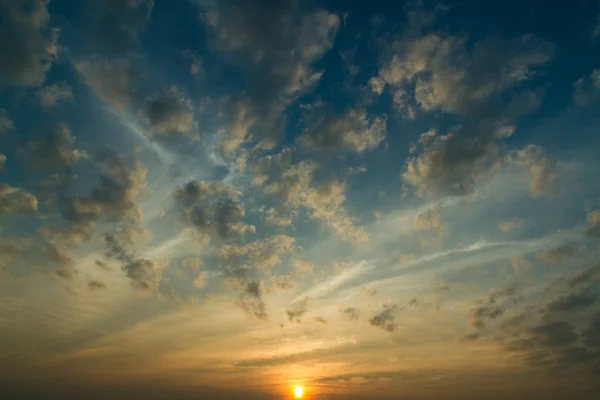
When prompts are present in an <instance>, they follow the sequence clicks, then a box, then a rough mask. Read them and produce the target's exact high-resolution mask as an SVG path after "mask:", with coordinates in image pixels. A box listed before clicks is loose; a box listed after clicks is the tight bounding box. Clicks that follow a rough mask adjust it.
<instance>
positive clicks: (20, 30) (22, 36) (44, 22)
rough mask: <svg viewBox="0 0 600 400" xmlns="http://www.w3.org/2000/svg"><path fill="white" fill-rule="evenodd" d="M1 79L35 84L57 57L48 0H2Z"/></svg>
mask: <svg viewBox="0 0 600 400" xmlns="http://www.w3.org/2000/svg"><path fill="white" fill-rule="evenodd" d="M0 14H2V15H3V18H2V24H1V25H0V82H3V83H7V84H9V85H18V86H27V87H37V86H40V85H41V84H42V83H44V81H45V80H46V74H47V72H48V71H49V70H50V67H51V66H52V64H53V63H54V61H56V59H57V58H58V45H57V39H58V33H59V30H58V29H50V27H49V25H50V15H49V14H48V0H2V1H0Z"/></svg>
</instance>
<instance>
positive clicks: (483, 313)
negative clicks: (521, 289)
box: [469, 286, 515, 329]
mask: <svg viewBox="0 0 600 400" xmlns="http://www.w3.org/2000/svg"><path fill="white" fill-rule="evenodd" d="M514 294H515V288H514V287H513V286H510V287H508V288H503V289H496V290H491V291H490V295H489V296H488V298H487V299H486V300H483V301H480V302H479V304H477V305H476V306H474V307H473V308H471V310H470V311H469V325H470V326H471V327H472V328H474V329H483V328H485V323H486V321H485V320H486V319H489V320H495V319H497V318H499V317H501V316H502V315H504V312H505V311H506V308H505V306H504V304H498V300H499V299H502V298H505V297H511V296H513V295H514Z"/></svg>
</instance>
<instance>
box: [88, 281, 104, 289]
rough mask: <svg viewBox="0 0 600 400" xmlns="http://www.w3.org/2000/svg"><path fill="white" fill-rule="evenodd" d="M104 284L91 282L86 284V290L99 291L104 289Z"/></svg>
mask: <svg viewBox="0 0 600 400" xmlns="http://www.w3.org/2000/svg"><path fill="white" fill-rule="evenodd" d="M106 287H107V286H106V283H104V282H102V281H98V280H91V281H89V282H88V288H89V289H90V290H101V289H106Z"/></svg>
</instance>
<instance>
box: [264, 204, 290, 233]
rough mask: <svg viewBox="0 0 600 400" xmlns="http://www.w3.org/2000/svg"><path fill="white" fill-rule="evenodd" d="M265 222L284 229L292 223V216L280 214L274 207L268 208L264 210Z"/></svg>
mask: <svg viewBox="0 0 600 400" xmlns="http://www.w3.org/2000/svg"><path fill="white" fill-rule="evenodd" d="M264 213H265V219H264V221H265V223H266V224H267V225H271V226H276V227H278V228H280V229H285V228H287V227H288V226H290V225H291V224H292V222H293V221H292V218H291V217H288V216H282V215H280V214H279V213H278V212H277V210H275V209H274V208H269V209H268V210H266V211H265V212H264Z"/></svg>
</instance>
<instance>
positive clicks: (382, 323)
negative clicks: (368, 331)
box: [369, 304, 402, 332]
mask: <svg viewBox="0 0 600 400" xmlns="http://www.w3.org/2000/svg"><path fill="white" fill-rule="evenodd" d="M401 310H402V309H398V305H397V304H393V305H386V306H384V307H383V310H381V311H380V312H379V313H378V314H376V315H375V316H373V317H372V318H371V319H369V323H370V324H371V325H373V326H375V327H377V328H380V329H383V330H384V331H388V332H393V331H394V329H396V323H395V321H396V316H395V315H394V313H395V312H396V311H401Z"/></svg>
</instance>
